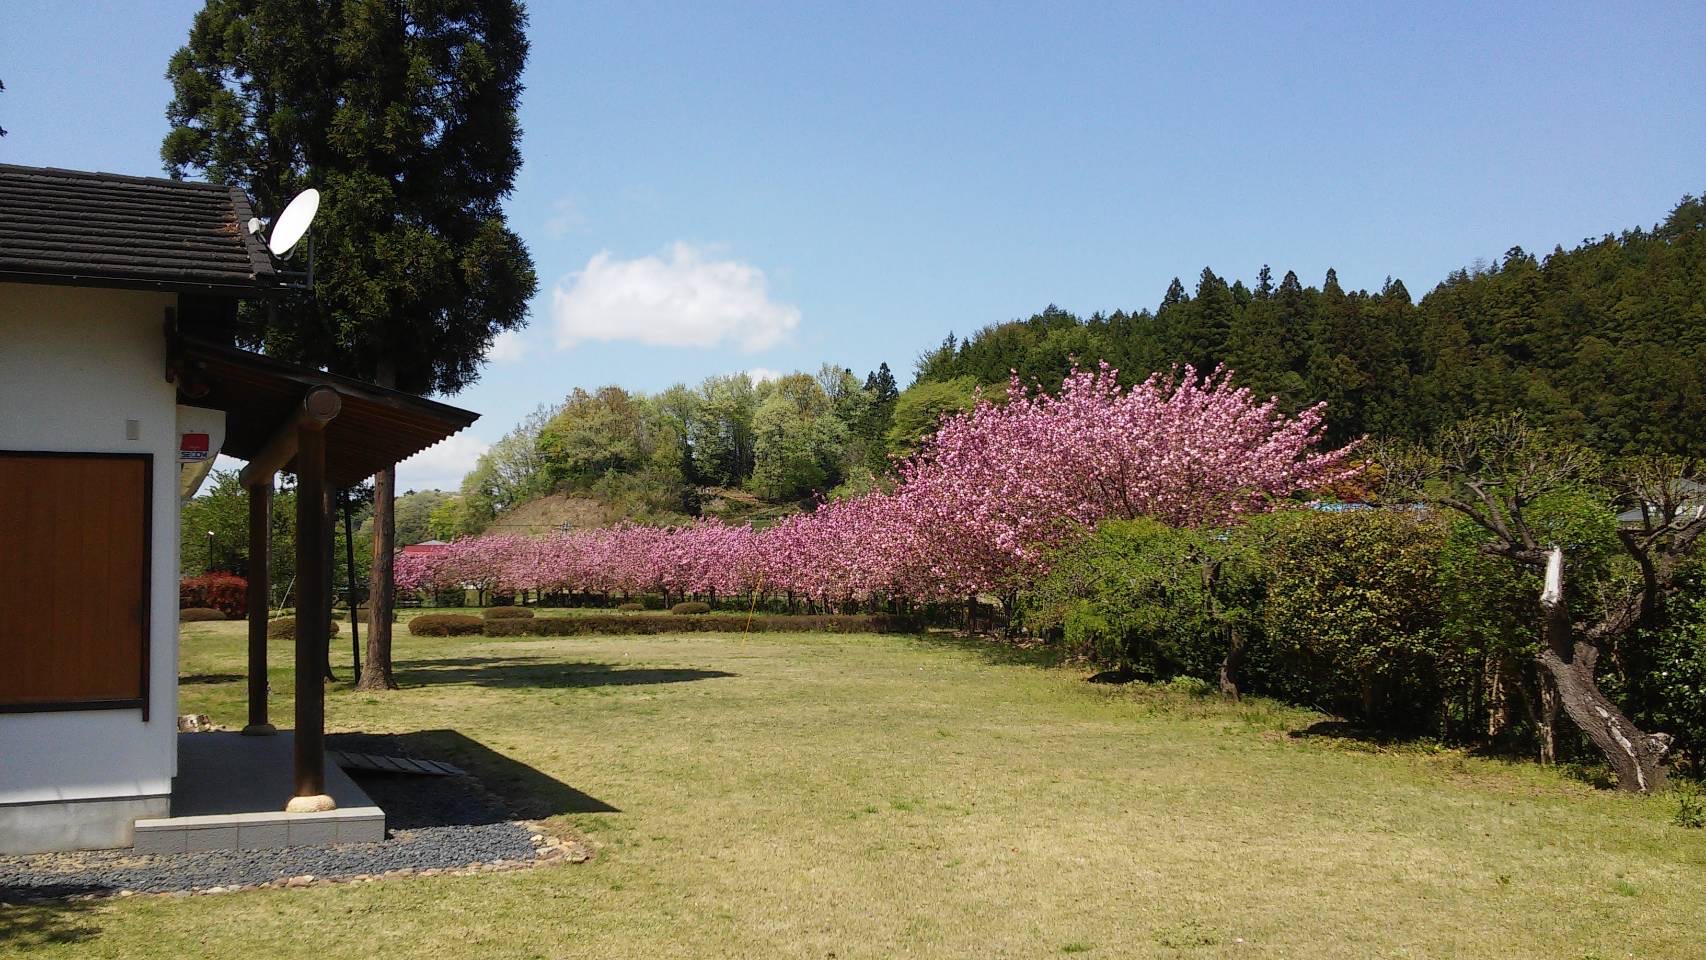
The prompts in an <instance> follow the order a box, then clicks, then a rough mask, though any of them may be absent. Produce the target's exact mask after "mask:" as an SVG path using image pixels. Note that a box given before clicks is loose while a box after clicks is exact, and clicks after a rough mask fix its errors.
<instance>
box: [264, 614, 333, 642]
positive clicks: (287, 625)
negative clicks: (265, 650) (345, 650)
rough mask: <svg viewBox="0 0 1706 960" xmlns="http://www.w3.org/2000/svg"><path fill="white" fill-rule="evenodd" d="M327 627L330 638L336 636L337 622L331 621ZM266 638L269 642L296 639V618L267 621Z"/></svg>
mask: <svg viewBox="0 0 1706 960" xmlns="http://www.w3.org/2000/svg"><path fill="white" fill-rule="evenodd" d="M328 626H329V627H331V630H332V636H334V637H335V636H337V635H338V622H337V621H336V620H333V621H332V622H331V623H330V624H328ZM267 637H268V639H271V640H294V639H296V618H295V617H279V618H278V619H277V620H269V621H267Z"/></svg>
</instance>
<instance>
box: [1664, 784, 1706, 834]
mask: <svg viewBox="0 0 1706 960" xmlns="http://www.w3.org/2000/svg"><path fill="white" fill-rule="evenodd" d="M1675 792H1676V812H1675V813H1673V814H1671V818H1670V820H1671V822H1672V823H1674V824H1676V825H1677V826H1679V827H1682V828H1683V829H1684V830H1700V829H1706V796H1702V795H1701V792H1700V788H1699V787H1696V786H1694V785H1693V784H1687V785H1683V784H1678V785H1677V786H1676V787H1675Z"/></svg>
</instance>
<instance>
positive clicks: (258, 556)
mask: <svg viewBox="0 0 1706 960" xmlns="http://www.w3.org/2000/svg"><path fill="white" fill-rule="evenodd" d="M271 556H272V478H271V477H268V478H267V482H266V483H262V484H256V485H255V486H253V487H250V488H249V571H248V573H249V595H248V607H249V725H248V726H246V727H244V728H243V735H244V736H247V737H266V736H271V735H273V734H274V733H277V732H278V731H277V730H275V729H274V728H273V725H272V724H271V723H270V722H269V721H268V720H267V613H268V607H269V605H270V599H271V598H270V597H269V596H268V595H267V590H268V586H269V584H271V582H272V570H271V566H270V562H271Z"/></svg>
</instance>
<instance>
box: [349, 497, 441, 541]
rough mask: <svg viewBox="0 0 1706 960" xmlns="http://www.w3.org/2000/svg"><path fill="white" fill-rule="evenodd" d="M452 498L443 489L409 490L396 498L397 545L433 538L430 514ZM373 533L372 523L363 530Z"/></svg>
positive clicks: (369, 533) (369, 534) (370, 534)
mask: <svg viewBox="0 0 1706 960" xmlns="http://www.w3.org/2000/svg"><path fill="white" fill-rule="evenodd" d="M452 499H454V495H453V494H449V493H445V492H444V491H443V490H410V491H408V492H407V493H404V494H403V495H402V496H400V497H398V498H397V545H398V546H404V545H407V544H411V543H420V542H422V541H424V540H432V539H435V538H434V537H433V534H432V514H433V511H435V510H437V509H438V508H439V507H440V506H441V505H443V504H444V503H446V502H447V501H450V500H452ZM364 532H365V533H366V534H367V535H368V536H372V535H373V529H372V525H371V524H369V525H368V526H367V527H366V529H365V531H364Z"/></svg>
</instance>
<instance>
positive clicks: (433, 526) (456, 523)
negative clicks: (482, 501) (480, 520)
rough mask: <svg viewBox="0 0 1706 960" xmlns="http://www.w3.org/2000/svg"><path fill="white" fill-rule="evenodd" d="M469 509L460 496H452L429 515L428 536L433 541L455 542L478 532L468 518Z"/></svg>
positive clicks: (446, 498)
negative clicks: (459, 538) (458, 538)
mask: <svg viewBox="0 0 1706 960" xmlns="http://www.w3.org/2000/svg"><path fill="white" fill-rule="evenodd" d="M466 511H467V507H466V506H465V505H464V504H463V502H462V497H461V495H459V494H451V495H450V496H447V497H445V498H444V499H443V500H441V501H439V503H438V504H437V505H436V506H434V507H433V508H432V512H431V513H430V514H428V515H427V534H428V538H429V539H432V540H454V539H456V538H457V537H462V536H467V535H469V534H472V533H476V532H478V531H477V529H476V528H475V527H474V525H473V524H472V523H471V522H469V520H468V517H467V512H466Z"/></svg>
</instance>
